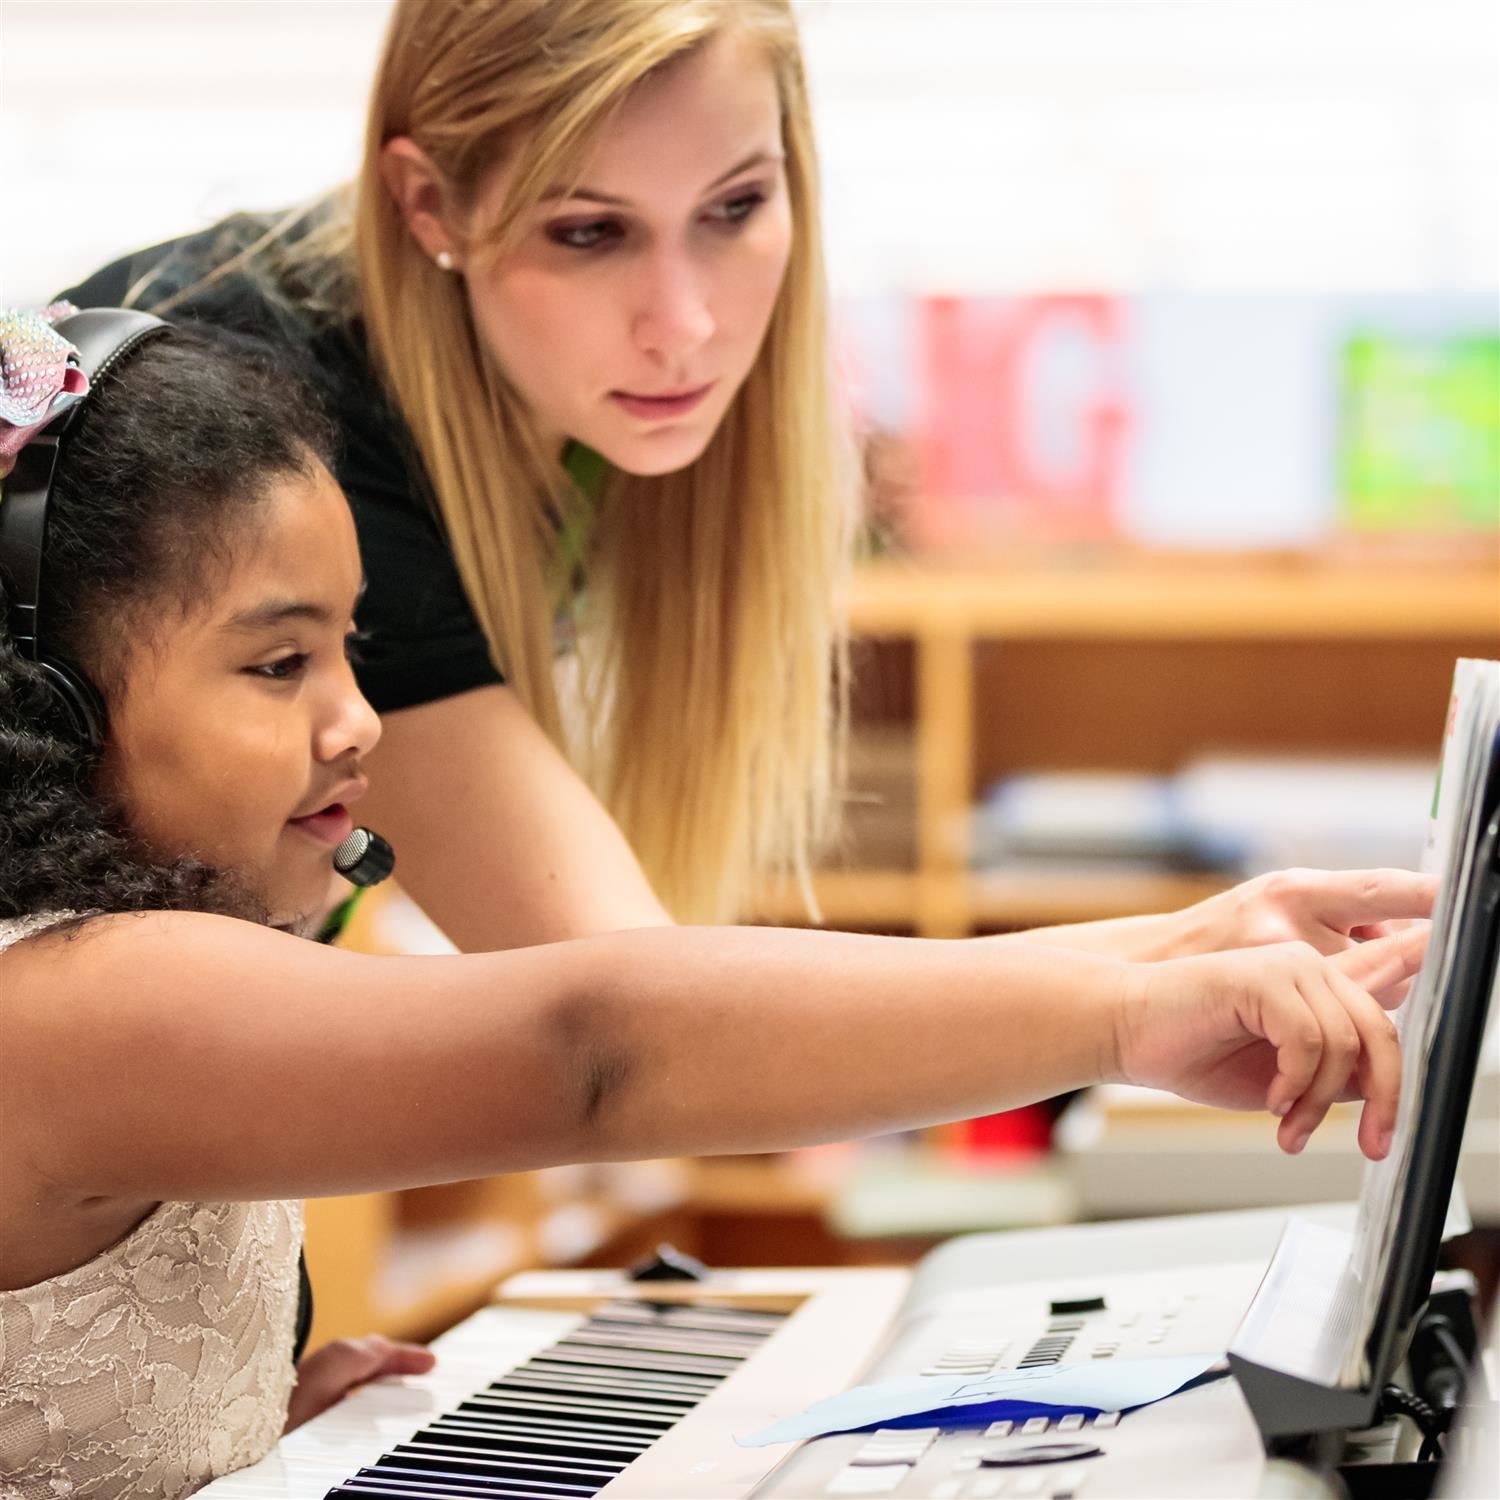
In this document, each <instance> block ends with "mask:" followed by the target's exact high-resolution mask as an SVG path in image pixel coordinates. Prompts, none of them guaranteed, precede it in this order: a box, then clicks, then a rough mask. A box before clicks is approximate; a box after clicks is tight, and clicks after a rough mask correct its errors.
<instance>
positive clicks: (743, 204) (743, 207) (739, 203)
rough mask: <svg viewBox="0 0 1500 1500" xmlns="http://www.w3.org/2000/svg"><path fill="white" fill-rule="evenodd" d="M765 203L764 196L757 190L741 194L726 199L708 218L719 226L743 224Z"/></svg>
mask: <svg viewBox="0 0 1500 1500" xmlns="http://www.w3.org/2000/svg"><path fill="white" fill-rule="evenodd" d="M765 201H766V195H765V194H764V193H763V192H761V191H760V190H759V189H757V190H756V191H755V192H753V193H741V194H739V196H738V197H734V198H726V199H725V200H724V202H723V203H721V204H719V206H718V207H717V208H716V209H714V211H713V213H712V214H711V215H710V216H709V217H710V218H713V219H715V220H717V221H718V222H719V223H721V224H728V225H736V224H743V223H744V222H745V220H746V219H748V218H749V217H750V215H751V214H753V213H754V212H755V210H756V209H758V208H759V207H760V206H761V204H762V203H764V202H765Z"/></svg>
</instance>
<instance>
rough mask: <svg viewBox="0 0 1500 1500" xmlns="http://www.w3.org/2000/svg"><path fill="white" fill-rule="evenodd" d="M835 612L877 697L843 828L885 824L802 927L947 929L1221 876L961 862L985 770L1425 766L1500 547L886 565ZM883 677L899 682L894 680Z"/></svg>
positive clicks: (771, 917)
mask: <svg viewBox="0 0 1500 1500" xmlns="http://www.w3.org/2000/svg"><path fill="white" fill-rule="evenodd" d="M848 621H849V630H850V633H851V636H852V637H853V639H854V641H855V642H856V660H857V661H861V657H860V656H859V651H860V649H861V647H863V646H866V645H869V644H873V646H874V648H875V654H873V655H872V654H868V653H867V654H866V655H865V656H864V657H863V658H862V665H863V670H864V671H865V672H870V673H871V674H872V675H873V676H874V677H875V678H877V679H884V681H883V683H882V684H881V685H880V688H879V690H878V691H877V692H876V694H875V696H876V697H877V698H883V699H884V700H885V701H884V702H882V703H878V704H877V705H876V707H875V710H874V712H873V713H871V712H866V713H864V714H863V715H862V714H861V713H860V712H859V710H858V707H857V709H856V722H855V726H854V731H853V734H854V742H853V745H852V747H851V782H852V787H851V802H850V807H849V814H850V822H851V824H852V825H858V824H859V823H860V822H861V820H862V819H863V820H864V821H865V822H867V823H871V824H880V825H881V826H879V827H878V828H877V829H876V830H875V832H874V833H873V836H871V837H863V836H861V834H860V833H859V832H856V834H855V835H854V837H853V838H851V840H849V841H848V844H847V845H846V847H845V848H843V849H841V850H840V851H838V854H837V857H836V859H833V860H830V861H829V863H828V865H827V866H826V867H825V868H822V869H820V870H819V871H817V872H816V874H815V876H814V880H813V887H812V889H813V895H814V898H815V900H816V902H817V907H818V917H819V919H820V920H821V922H822V923H823V924H824V925H827V926H831V927H853V928H865V929H871V930H899V931H911V932H915V933H918V934H921V935H924V936H931V937H956V936H964V935H967V934H969V933H972V932H977V931H986V930H1000V929H1011V928H1024V927H1032V926H1040V925H1046V924H1049V923H1057V922H1070V921H1086V920H1090V919H1097V918H1107V917H1112V916H1127V915H1134V914H1139V913H1144V912H1151V911H1164V910H1173V909H1176V908H1180V907H1182V906H1186V905H1189V904H1191V903H1192V902H1194V901H1197V900H1200V899H1202V898H1203V897H1205V896H1208V895H1211V894H1213V893H1214V892H1215V891H1218V890H1222V889H1224V888H1225V887H1227V886H1228V885H1230V884H1232V883H1233V881H1234V879H1235V878H1236V877H1235V875H1234V874H1233V873H1232V872H1228V873H1226V872H1215V871H1212V870H1170V869H1159V870H1158V869H1150V868H1109V867H1098V868H1087V867H1080V868H1078V869H1070V870H1042V871H1037V870H1028V869H1026V868H1024V867H1021V868H1015V869H1010V868H1004V867H1000V868H982V867H976V854H975V849H974V847H973V838H972V829H971V823H972V817H973V810H974V807H975V803H976V799H977V798H978V797H979V796H980V794H981V792H982V790H983V788H984V786H985V784H986V783H987V781H988V780H989V779H991V778H993V777H995V776H996V775H1000V774H1004V773H1006V772H1010V771H1016V770H1022V769H1028V770H1036V769H1048V768H1053V767H1058V766H1065V767H1079V768H1092V769H1101V768H1108V769H1111V770H1115V769H1128V770H1152V771H1162V770H1167V769H1170V768H1173V767H1175V766H1177V765H1179V764H1181V763H1182V761H1183V760H1184V759H1186V758H1187V757H1189V756H1191V755H1192V754H1193V753H1194V752H1195V751H1197V750H1200V749H1202V748H1204V747H1205V746H1207V747H1209V748H1212V749H1214V750H1217V751H1222V752H1231V753H1241V754H1245V755H1256V754H1261V753H1266V752H1283V753H1286V752H1290V753H1299V754H1310V755H1315V754H1322V753H1331V752H1353V753H1359V754H1369V755H1379V754H1384V753H1390V754H1401V755H1409V756H1410V755H1421V754H1423V753H1425V752H1429V751H1430V752H1435V750H1436V745H1437V740H1438V727H1439V725H1440V724H1441V716H1442V711H1443V706H1444V703H1445V699H1446V693H1447V690H1448V684H1449V680H1450V678H1451V675H1452V665H1453V660H1454V658H1455V657H1457V656H1461V655H1493V654H1495V653H1496V652H1497V651H1500V545H1497V543H1496V540H1495V539H1493V538H1490V537H1487V536H1484V535H1479V536H1476V537H1473V538H1471V539H1470V540H1469V541H1468V542H1467V543H1460V544H1457V545H1456V546H1450V545H1447V544H1442V545H1429V547H1428V548H1427V550H1425V551H1415V552H1413V553H1412V554H1410V555H1403V554H1402V553H1401V552H1400V551H1397V550H1393V549H1392V547H1391V546H1389V545H1386V546H1382V547H1378V548H1355V549H1351V550H1350V551H1347V552H1341V551H1336V550H1329V551H1326V552H1316V553H1300V552H1290V553H1254V554H1247V555H1236V554H1170V553H1152V552H1143V551H1134V550H1129V549H1096V550H1094V551H1092V552H1084V553H1082V554H1081V555H1079V554H1068V553H1041V554H1030V555H1025V556H1023V557H1021V558H1019V559H1018V560H1017V561H1016V562H1014V563H1012V564H1009V565H1004V566H1001V565H996V564H989V565H985V566H974V565H972V564H965V565H959V564H949V565H944V564H942V563H939V562H934V561H917V560H906V559H891V558H884V559H878V560H874V561H870V562H866V563H865V564H863V565H862V566H861V567H860V568H859V569H858V570H857V572H856V574H855V576H854V578H853V581H852V585H851V588H850V593H849V602H848ZM882 653H883V654H882ZM893 674H895V675H897V676H900V675H902V674H904V675H905V676H906V678H907V679H908V680H907V681H906V683H904V684H898V685H897V686H896V687H895V689H894V690H892V688H891V683H890V679H891V677H892V675H893ZM858 675H859V671H858V669H857V679H858ZM855 694H856V704H857V705H858V703H859V700H860V682H859V681H858V680H856V684H855ZM893 705H894V706H893ZM1413 853H1415V851H1413ZM871 854H874V856H875V857H873V858H872V857H870V856H871ZM892 855H894V858H891V857H890V856H892ZM756 917H757V918H758V919H759V920H762V921H769V922H781V923H786V922H800V921H806V920H808V911H807V905H806V901H805V897H804V893H803V892H802V891H801V890H800V889H799V887H798V886H797V885H796V883H795V882H791V881H780V882H775V883H772V884H769V885H768V886H767V887H766V889H765V890H764V891H763V893H762V894H761V896H760V898H759V900H758V902H757V907H756Z"/></svg>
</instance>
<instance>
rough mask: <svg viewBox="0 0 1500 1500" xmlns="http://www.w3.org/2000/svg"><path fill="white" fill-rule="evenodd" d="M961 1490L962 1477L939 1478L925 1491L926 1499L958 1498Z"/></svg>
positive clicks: (962, 1484)
mask: <svg viewBox="0 0 1500 1500" xmlns="http://www.w3.org/2000/svg"><path fill="white" fill-rule="evenodd" d="M963 1492H964V1482H963V1480H962V1479H940V1480H938V1482H937V1483H936V1484H935V1485H933V1486H932V1488H931V1489H930V1490H928V1491H927V1500H958V1497H959V1496H960V1495H961V1494H963Z"/></svg>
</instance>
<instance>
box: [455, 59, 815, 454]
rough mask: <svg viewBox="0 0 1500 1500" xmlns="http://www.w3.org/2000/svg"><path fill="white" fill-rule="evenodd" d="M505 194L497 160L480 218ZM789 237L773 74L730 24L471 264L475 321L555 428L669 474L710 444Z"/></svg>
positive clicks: (640, 91) (479, 221) (767, 308)
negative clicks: (498, 245) (503, 246)
mask: <svg viewBox="0 0 1500 1500" xmlns="http://www.w3.org/2000/svg"><path fill="white" fill-rule="evenodd" d="M507 187H508V175H507V172H506V171H505V170H504V169H503V168H502V169H500V170H498V171H496V172H495V173H494V174H493V175H492V176H491V178H490V179H489V180H488V181H486V182H485V183H484V184H483V185H482V189H481V192H480V194H479V197H478V199H477V201H476V203H475V207H474V221H473V222H474V223H475V225H476V226H482V225H484V224H487V223H491V222H493V221H494V220H495V219H497V218H498V217H500V216H501V215H502V214H503V212H504V199H505V193H506V189H507ZM791 241H792V215H791V206H790V204H789V202H788V198H787V188H786V178H785V173H784V171H783V169H782V144H781V107H780V101H779V98H778V95H777V89H776V82H775V79H774V77H773V76H772V73H771V69H770V66H769V64H768V63H767V62H766V61H765V59H764V58H763V57H762V56H761V54H760V53H759V52H758V51H757V50H756V49H755V48H754V46H753V44H751V43H749V42H747V41H745V40H744V39H742V38H739V37H736V36H733V35H721V36H719V37H717V38H715V39H714V40H712V41H710V42H709V43H707V44H706V45H705V46H703V47H702V48H700V49H699V50H698V51H696V52H694V53H691V54H689V55H688V56H686V57H684V58H683V59H681V60H680V61H678V62H676V63H674V64H672V65H671V66H669V67H668V68H666V69H664V70H663V72H662V73H661V74H660V75H658V76H655V77H651V78H648V79H647V80H645V81H644V82H643V83H642V84H641V85H640V86H639V87H638V88H637V89H636V90H635V91H634V93H633V94H632V95H631V96H630V97H629V98H628V99H627V101H626V102H625V104H624V106H623V107H622V109H621V110H620V113H619V115H618V116H617V117H616V119H615V120H614V121H613V122H612V123H611V125H610V126H609V127H608V129H607V130H606V131H605V133H604V134H603V136H602V138H601V140H600V142H599V144H598V146H597V149H595V150H594V152H593V153H592V155H591V156H590V157H589V158H588V160H587V161H586V162H585V163H584V165H583V168H582V170H581V171H580V173H579V174H578V180H577V182H576V183H560V184H558V185H557V187H556V189H555V191H554V192H553V194H552V195H551V196H549V197H548V198H546V199H544V200H543V201H542V202H541V203H540V204H539V205H538V207H537V209H536V210H535V211H534V212H533V213H532V214H531V216H530V218H529V220H528V223H527V225H526V227H525V236H524V239H523V240H522V241H521V242H520V243H519V244H518V245H517V247H516V248H515V249H514V250H511V251H508V252H507V253H506V254H505V255H503V256H502V257H500V258H499V259H497V260H494V261H492V262H489V261H485V260H483V259H480V258H477V257H476V258H474V259H473V260H472V261H471V262H470V263H469V264H467V265H466V266H465V268H464V269H465V272H466V284H467V288H468V296H469V302H470V307H471V310H472V314H473V317H474V322H475V325H476V327H477V328H478V329H479V332H480V335H481V337H482V338H483V339H484V340H485V342H486V343H487V344H488V346H489V348H490V350H491V351H492V352H493V354H494V355H495V357H496V359H497V360H498V361H499V363H500V366H501V368H502V369H503V370H504V371H505V372H506V375H507V376H508V377H509V379H510V381H511V382H512V384H513V385H514V386H515V387H516V389H517V390H518V391H519V392H520V394H521V396H522V397H523V399H524V400H525V401H526V402H527V403H528V404H529V406H530V407H531V409H532V412H533V414H534V415H535V417H536V418H537V419H538V421H539V423H540V426H541V428H542V430H543V432H544V433H545V434H546V435H547V436H548V438H549V439H551V440H554V441H556V442H558V443H561V441H562V440H563V439H565V438H574V439H576V440H577V441H579V442H581V443H585V444H587V445H588V446H589V447H590V448H593V449H595V450H597V451H598V452H599V453H601V454H603V455H604V457H605V458H607V459H608V460H609V461H610V462H611V463H612V464H614V465H615V466H616V467H617V468H620V469H624V470H626V471H627V472H629V473H633V474H664V473H668V472H670V471H671V470H674V469H680V468H683V467H684V466H686V465H687V464H690V463H692V462H693V460H694V459H696V458H697V457H698V455H699V454H700V453H702V452H703V450H704V448H705V447H706V446H707V445H708V442H709V439H710V438H711V437H712V436H713V433H714V431H715V429H716V428H717V427H718V424H719V422H720V420H721V419H722V418H723V416H724V413H725V411H726V410H727V409H728V406H729V403H730V401H731V399H732V398H733V396H734V394H735V392H736V391H737V390H738V389H739V386H740V383H741V382H742V381H743V380H744V379H745V377H746V375H747V374H748V373H749V371H750V367H751V365H752V364H753V363H754V361H755V356H756V352H757V351H758V350H759V348H760V345H761V340H762V339H763V337H764V336H765V331H766V325H767V323H768V322H769V320H770V316H771V311H772V307H773V306H774V304H775V301H776V295H777V292H778V290H779V288H780V286H781V282H782V277H783V275H784V273H785V271H786V265H787V257H788V255H789V253H790V249H791Z"/></svg>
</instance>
